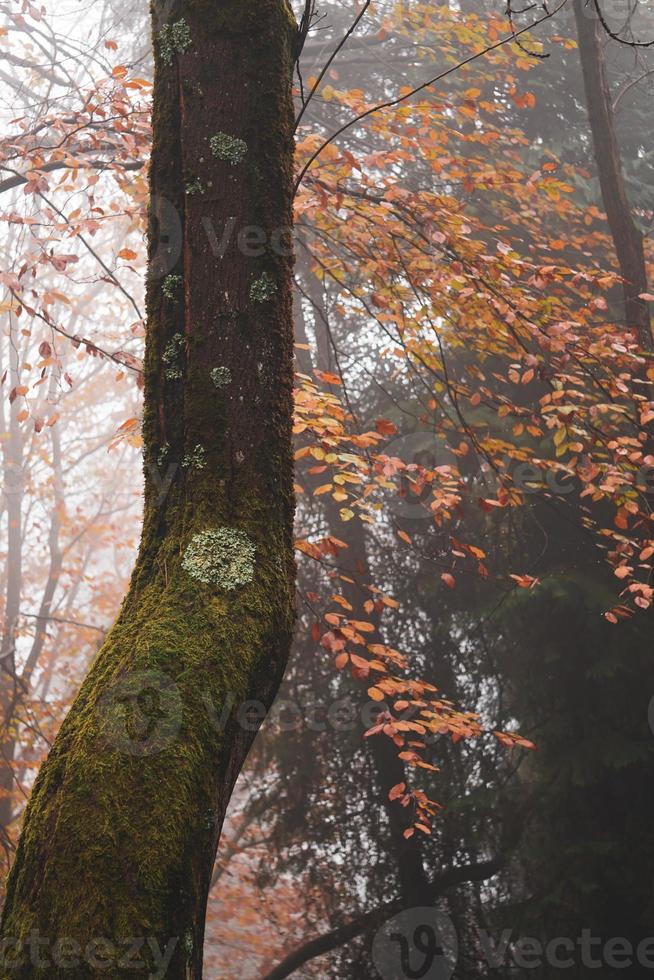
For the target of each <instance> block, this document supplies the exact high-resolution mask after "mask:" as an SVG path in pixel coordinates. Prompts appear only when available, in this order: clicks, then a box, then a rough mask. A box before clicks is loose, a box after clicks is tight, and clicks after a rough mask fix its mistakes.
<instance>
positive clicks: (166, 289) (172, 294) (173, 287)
mask: <svg viewBox="0 0 654 980" xmlns="http://www.w3.org/2000/svg"><path fill="white" fill-rule="evenodd" d="M183 281H184V280H183V279H182V277H181V276H173V275H170V276H166V278H165V279H164V281H163V283H162V286H161V292H162V293H163V294H164V296H165V297H166V299H172V300H176V299H177V292H178V290H179V287H180V286H181V285H182V283H183Z"/></svg>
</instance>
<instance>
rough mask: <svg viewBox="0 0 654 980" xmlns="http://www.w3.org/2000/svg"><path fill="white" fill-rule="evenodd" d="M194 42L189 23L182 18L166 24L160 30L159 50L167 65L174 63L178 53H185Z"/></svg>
mask: <svg viewBox="0 0 654 980" xmlns="http://www.w3.org/2000/svg"><path fill="white" fill-rule="evenodd" d="M192 44H193V39H192V37H191V31H190V29H189V26H188V24H187V23H186V21H185V20H184V19H183V18H182V20H178V21H176V22H175V23H174V24H166V25H165V26H164V27H162V28H161V30H160V31H159V51H160V52H161V57H162V59H163V61H165V63H166V64H167V65H172V63H173V58H174V57H175V55H176V54H184V52H185V51H188V49H189V48H190V47H191V45H192Z"/></svg>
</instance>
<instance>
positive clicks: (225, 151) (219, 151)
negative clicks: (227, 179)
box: [209, 133, 248, 167]
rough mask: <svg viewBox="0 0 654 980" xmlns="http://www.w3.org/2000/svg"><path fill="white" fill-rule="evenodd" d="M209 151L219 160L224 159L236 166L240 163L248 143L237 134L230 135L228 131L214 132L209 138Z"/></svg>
mask: <svg viewBox="0 0 654 980" xmlns="http://www.w3.org/2000/svg"><path fill="white" fill-rule="evenodd" d="M209 146H210V148H211V152H212V153H213V155H214V156H215V157H218V159H219V160H226V161H227V163H231V165H232V166H233V167H236V166H237V165H238V164H239V163H242V162H243V160H244V158H245V154H246V153H247V151H248V145H247V143H245V142H244V140H241V139H239V138H238V137H237V136H230V135H229V134H228V133H216V135H215V136H211V137H210V138H209Z"/></svg>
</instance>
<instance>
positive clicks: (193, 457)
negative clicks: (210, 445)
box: [182, 443, 207, 470]
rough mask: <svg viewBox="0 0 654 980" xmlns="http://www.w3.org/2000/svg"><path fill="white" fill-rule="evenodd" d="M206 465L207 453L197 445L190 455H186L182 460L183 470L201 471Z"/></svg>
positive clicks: (202, 447)
mask: <svg viewBox="0 0 654 980" xmlns="http://www.w3.org/2000/svg"><path fill="white" fill-rule="evenodd" d="M206 465H207V453H206V450H205V448H204V446H201V445H200V444H199V443H198V445H197V446H196V447H195V449H193V450H192V451H191V452H190V453H187V454H186V456H184V459H183V460H182V466H183V468H184V469H185V470H190V469H193V470H203V469H205V467H206Z"/></svg>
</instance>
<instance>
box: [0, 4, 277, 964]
mask: <svg viewBox="0 0 654 980" xmlns="http://www.w3.org/2000/svg"><path fill="white" fill-rule="evenodd" d="M153 20H154V25H155V31H154V42H155V49H156V79H155V94H154V147H153V158H152V165H151V190H152V195H153V196H152V206H151V221H150V270H149V279H148V321H149V322H148V333H147V353H146V368H145V374H146V379H145V380H146V383H145V417H144V432H145V464H146V465H145V473H146V499H145V518H144V529H143V538H142V543H141V549H140V554H139V558H138V561H137V565H136V568H135V571H134V574H133V578H132V582H131V586H130V590H129V594H128V595H127V597H126V599H125V602H124V605H123V608H122V611H121V614H120V617H119V619H118V621H117V623H116V625H115V626H114V628H113V630H112V631H111V633H110V635H109V637H108V640H107V642H106V644H105V645H104V647H103V649H102V650H101V652H100V654H99V656H98V657H97V660H96V661H95V663H94V665H93V667H92V668H91V671H90V673H89V675H88V677H87V678H86V680H85V682H84V684H83V686H82V689H81V691H80V693H79V696H78V697H77V699H76V701H75V703H74V705H73V707H72V709H71V711H70V713H69V715H68V717H67V719H66V721H65V723H64V725H63V727H62V729H61V732H60V734H59V736H58V738H57V740H56V743H55V745H54V748H53V749H52V751H51V753H50V755H49V758H48V759H47V761H46V763H45V764H44V765H43V767H42V769H41V772H40V774H39V777H38V780H37V783H36V786H35V788H34V791H33V793H32V798H31V801H30V803H29V806H28V809H27V814H26V819H25V827H24V831H23V835H22V838H21V842H20V846H19V849H18V853H17V856H16V860H15V864H14V867H13V870H12V873H11V877H10V880H9V885H8V893H7V900H6V904H5V909H4V914H3V923H2V934H3V939H4V945H3V948H2V955H3V957H4V965H3V968H2V969H3V972H2V975H3V976H4V975H7V976H12V977H36V976H39V977H40V976H44V977H48V978H52V977H58V976H66V977H71V976H74V977H87V976H96V975H98V976H107V975H109V976H112V977H113V976H120V977H122V976H132V975H134V976H140V977H142V976H145V975H148V972H149V973H150V974H151V975H156V976H164V975H165V976H166V977H185V978H186V977H189V978H200V977H201V975H202V943H203V933H204V918H205V906H206V900H207V892H208V885H209V881H210V877H211V871H212V866H213V860H214V855H215V851H216V846H217V842H218V838H219V834H220V829H221V825H222V822H223V817H224V814H225V809H226V807H227V803H228V800H229V797H230V793H231V790H232V787H233V784H234V781H235V779H236V777H237V775H238V772H239V770H240V768H241V766H242V763H243V761H244V758H245V755H246V753H247V751H248V748H249V745H250V742H251V740H252V738H253V732H254V729H255V728H256V727H257V722H259V721H260V720H261V718H262V715H263V708H264V707H268V706H269V705H270V703H271V702H272V699H273V698H274V695H275V693H276V690H277V687H278V684H279V682H280V679H281V676H282V673H283V670H284V666H285V663H286V659H287V654H288V649H289V645H290V640H291V634H292V629H293V619H294V612H293V609H294V597H293V589H294V585H293V582H294V563H293V555H292V519H293V495H292V461H291V460H292V457H291V421H292V354H293V338H292V309H291V277H292V259H291V257H290V251H291V249H290V231H289V229H290V225H291V203H292V153H293V135H292V128H293V127H292V122H293V113H292V101H291V80H292V61H293V49H294V44H295V37H296V26H295V22H294V19H293V15H292V12H291V9H290V6H289V4H288V3H287V2H286V0H182V2H177V3H173V4H172V5H171V4H170V3H166V5H165V8H164V6H163V5H162V7H161V8H160V9H157V5H155V9H154V10H153ZM249 700H254V701H256V702H258V704H257V705H256V706H254V705H250V709H251V710H250V711H248V710H247V706H246V707H245V708H244V705H245V703H246V702H248V701H249ZM30 935H32V940H31V942H30ZM34 936H36V937H38V940H37V942H35V940H34ZM128 940H129V941H132V948H131V951H130V950H129V949H128ZM57 941H59V945H57ZM139 943H140V945H139V947H138V950H137V949H136V947H137V944H139ZM35 945H36V947H37V949H36V952H35V949H34V947H35ZM165 951H167V955H168V957H169V959H170V963H169V965H168V966H167V967H166V964H165V962H164V964H161V963H159V965H158V963H157V958H158V957H162V956H164V955H165ZM146 963H147V964H148V970H147V971H146V970H145V964H146ZM14 964H18V965H17V966H15V965H14ZM73 964H74V965H73ZM162 971H164V972H162Z"/></svg>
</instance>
